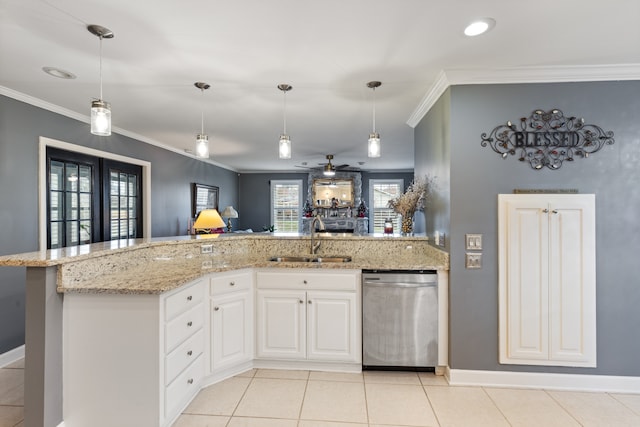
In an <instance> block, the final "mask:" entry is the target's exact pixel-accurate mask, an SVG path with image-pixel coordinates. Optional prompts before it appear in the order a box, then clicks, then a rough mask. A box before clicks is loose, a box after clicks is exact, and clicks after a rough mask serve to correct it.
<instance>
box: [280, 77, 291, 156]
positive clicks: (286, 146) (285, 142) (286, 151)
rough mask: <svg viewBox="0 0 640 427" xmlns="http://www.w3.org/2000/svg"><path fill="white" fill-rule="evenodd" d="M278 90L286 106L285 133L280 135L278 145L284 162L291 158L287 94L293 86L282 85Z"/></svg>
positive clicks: (284, 110) (284, 114) (284, 109)
mask: <svg viewBox="0 0 640 427" xmlns="http://www.w3.org/2000/svg"><path fill="white" fill-rule="evenodd" d="M278 89H280V90H281V91H282V93H283V96H284V105H283V108H282V124H283V126H282V127H283V131H282V134H281V135H280V142H279V144H278V157H279V158H280V159H283V160H287V159H290V158H291V138H289V135H287V92H289V91H290V90H291V89H293V88H292V87H291V85H288V84H286V83H282V84H279V85H278Z"/></svg>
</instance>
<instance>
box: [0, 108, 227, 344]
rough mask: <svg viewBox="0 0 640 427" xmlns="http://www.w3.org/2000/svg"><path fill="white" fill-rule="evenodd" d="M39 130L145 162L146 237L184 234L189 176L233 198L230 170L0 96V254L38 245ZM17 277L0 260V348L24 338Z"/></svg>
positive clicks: (21, 278)
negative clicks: (95, 131) (148, 228)
mask: <svg viewBox="0 0 640 427" xmlns="http://www.w3.org/2000/svg"><path fill="white" fill-rule="evenodd" d="M114 124H116V125H117V115H115V116H114ZM40 136H45V137H48V138H52V139H57V140H60V141H65V142H69V143H72V144H76V145H83V146H87V147H91V148H95V149H98V150H102V151H107V152H111V153H116V154H121V155H125V156H129V157H133V158H137V159H142V160H146V161H149V162H151V193H152V194H151V209H152V212H151V227H152V234H153V236H172V235H178V234H186V232H187V221H188V219H189V216H190V215H191V196H190V194H191V190H190V186H191V183H192V182H198V183H201V184H209V185H216V186H218V187H220V205H221V206H222V207H224V206H226V205H235V204H237V202H238V200H237V194H238V177H237V174H236V173H235V172H232V171H229V170H226V169H223V168H220V167H217V166H214V165H211V164H208V163H205V162H201V161H198V160H195V159H193V158H190V157H186V156H182V155H179V154H176V153H173V152H171V151H168V150H164V149H162V148H158V147H155V146H152V145H149V144H146V143H143V142H140V141H137V140H134V139H131V138H127V137H124V136H121V135H116V134H113V135H112V136H110V137H98V136H94V135H91V134H90V132H89V125H88V124H86V123H82V122H78V121H76V120H73V119H70V118H68V117H65V116H61V115H59V114H56V113H52V112H50V111H47V110H43V109H41V108H38V107H34V106H32V105H29V104H26V103H23V102H20V101H17V100H14V99H12V98H8V97H5V96H0V255H8V254H15V253H21V252H30V251H35V250H38V182H37V179H38V140H39V137H40ZM25 276H26V272H25V269H23V268H17V267H0V354H2V353H4V352H6V351H8V350H11V349H13V348H15V347H18V346H20V345H22V344H23V343H24V301H25V297H24V296H25Z"/></svg>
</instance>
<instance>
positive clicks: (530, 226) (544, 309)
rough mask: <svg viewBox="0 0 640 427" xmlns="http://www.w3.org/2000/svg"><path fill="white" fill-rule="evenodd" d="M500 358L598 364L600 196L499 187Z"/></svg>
mask: <svg viewBox="0 0 640 427" xmlns="http://www.w3.org/2000/svg"><path fill="white" fill-rule="evenodd" d="M498 227H499V230H498V238H499V244H498V246H499V332H500V338H499V342H500V363H503V364H520V365H546V366H579V367H595V366H596V271H595V269H596V267H595V265H596V264H595V262H596V257H595V250H596V249H595V248H596V246H595V196H594V195H593V194H500V195H499V196H498Z"/></svg>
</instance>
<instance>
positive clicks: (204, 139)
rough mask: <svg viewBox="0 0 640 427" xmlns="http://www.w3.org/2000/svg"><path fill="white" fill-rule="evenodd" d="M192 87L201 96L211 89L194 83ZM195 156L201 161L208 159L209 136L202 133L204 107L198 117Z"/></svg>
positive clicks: (207, 85) (208, 86)
mask: <svg viewBox="0 0 640 427" xmlns="http://www.w3.org/2000/svg"><path fill="white" fill-rule="evenodd" d="M193 85H194V86H195V87H197V88H198V89H200V91H201V92H202V95H203V96H204V91H205V90H207V89H209V88H210V87H211V86H210V85H209V84H207V83H204V82H195V83H194V84H193ZM196 156H198V157H201V158H203V159H208V158H209V136H208V135H207V134H206V133H204V107H202V110H201V116H200V133H199V134H197V135H196Z"/></svg>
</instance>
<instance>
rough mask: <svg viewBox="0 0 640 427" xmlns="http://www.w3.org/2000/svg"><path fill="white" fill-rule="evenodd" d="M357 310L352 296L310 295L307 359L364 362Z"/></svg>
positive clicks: (336, 294) (308, 301)
mask: <svg viewBox="0 0 640 427" xmlns="http://www.w3.org/2000/svg"><path fill="white" fill-rule="evenodd" d="M356 307H357V305H356V295H355V293H352V292H325V291H314V292H307V321H308V328H307V359H310V360H339V361H352V362H358V361H360V360H361V351H360V346H359V342H360V340H359V337H358V336H357V330H358V329H357V318H356Z"/></svg>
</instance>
